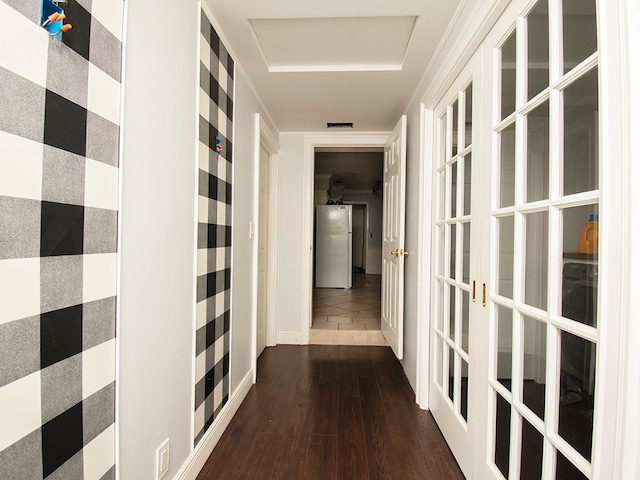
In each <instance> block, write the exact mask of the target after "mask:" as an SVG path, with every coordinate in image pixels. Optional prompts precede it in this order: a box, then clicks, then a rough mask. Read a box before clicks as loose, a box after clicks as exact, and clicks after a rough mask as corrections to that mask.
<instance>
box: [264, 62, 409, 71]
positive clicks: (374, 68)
mask: <svg viewBox="0 0 640 480" xmlns="http://www.w3.org/2000/svg"><path fill="white" fill-rule="evenodd" d="M268 69H269V72H271V73H297V72H304V73H306V72H399V71H401V70H402V65H401V64H388V65H274V66H271V65H270V66H269V67H268Z"/></svg>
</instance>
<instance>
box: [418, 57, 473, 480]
mask: <svg viewBox="0 0 640 480" xmlns="http://www.w3.org/2000/svg"><path fill="white" fill-rule="evenodd" d="M480 55H481V52H480V53H479V54H477V55H476V56H475V57H474V59H472V61H471V62H469V64H468V65H467V67H466V68H465V69H464V71H463V72H462V73H461V74H460V76H459V78H458V79H457V80H456V81H455V82H454V84H453V86H452V88H451V89H450V90H449V92H448V93H447V94H446V95H445V97H444V100H443V101H442V102H441V104H440V105H439V106H438V108H437V109H436V112H435V113H436V131H437V133H436V152H437V153H436V156H435V159H436V162H435V172H434V192H435V195H436V198H435V201H434V205H435V212H434V215H433V217H434V219H435V224H434V229H433V231H434V239H433V245H434V249H433V258H432V265H433V266H435V271H434V276H433V281H432V286H433V295H432V298H433V299H434V301H433V303H432V318H434V319H435V322H433V325H432V330H431V352H432V355H431V365H432V376H431V378H432V382H433V385H432V388H431V389H430V392H431V394H430V409H431V412H432V414H433V416H434V418H435V419H436V421H437V422H438V424H439V425H440V426H441V429H442V431H443V433H444V435H445V437H446V440H447V443H448V444H449V445H450V447H451V449H452V450H453V451H454V452H457V455H456V459H457V461H458V464H459V465H460V467H461V468H462V470H463V472H464V473H465V475H466V476H467V477H468V478H472V477H473V472H474V468H475V464H474V462H475V451H474V449H475V443H474V439H475V437H476V434H477V431H478V428H479V427H480V426H481V425H482V424H483V419H484V416H485V414H484V410H485V409H483V408H479V406H480V404H481V403H482V402H483V400H484V397H483V396H481V395H479V391H478V387H477V385H476V382H477V379H478V378H479V375H478V374H477V370H478V369H482V368H483V367H482V366H481V365H478V364H477V359H478V358H481V357H482V356H486V355H483V354H481V353H480V352H479V351H478V350H477V348H478V347H481V346H482V343H480V342H477V341H473V342H472V339H474V338H476V337H477V336H478V332H475V331H471V329H472V328H475V327H477V325H478V324H477V322H476V323H474V324H471V323H470V318H472V317H477V316H478V313H477V312H475V310H476V309H477V308H478V305H479V303H478V302H477V300H478V294H479V291H480V290H479V289H481V287H480V285H478V284H477V281H475V280H473V279H474V278H480V268H481V264H480V263H479V262H478V261H477V260H478V259H479V258H480V257H479V256H478V255H472V252H473V251H474V249H472V246H474V245H478V244H479V243H480V239H481V234H482V233H481V222H480V221H479V217H480V215H481V213H482V208H481V204H482V201H483V200H482V196H481V190H480V185H481V181H479V180H478V176H479V175H480V174H481V170H480V168H479V166H478V163H477V162H476V152H478V151H480V143H481V137H480V135H479V134H480V130H479V128H477V127H478V122H479V113H480V111H479V109H478V104H479V102H478V98H477V96H476V95H477V91H478V88H479V82H480V78H479V77H480V73H481V71H480V68H481V66H482V62H481V59H480ZM470 372H473V374H470ZM470 406H471V408H470Z"/></svg>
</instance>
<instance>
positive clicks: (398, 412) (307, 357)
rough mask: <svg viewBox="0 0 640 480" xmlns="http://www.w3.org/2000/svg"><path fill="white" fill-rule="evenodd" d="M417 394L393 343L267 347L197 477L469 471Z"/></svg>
mask: <svg viewBox="0 0 640 480" xmlns="http://www.w3.org/2000/svg"><path fill="white" fill-rule="evenodd" d="M413 396H414V395H413V391H412V390H411V387H410V385H409V383H408V381H407V379H406V377H405V375H404V373H403V371H402V367H401V366H400V364H399V362H398V361H397V360H396V359H395V357H394V356H393V353H392V352H391V350H390V349H388V348H384V347H345V346H309V347H304V346H277V347H273V348H267V349H266V350H265V351H264V353H263V354H262V355H261V357H260V359H259V362H258V382H257V384H256V385H254V386H253V387H252V389H251V390H250V392H249V394H248V395H247V397H246V399H245V401H244V403H243V404H242V406H241V407H240V409H239V410H238V412H237V414H236V416H235V417H234V418H233V420H232V421H231V424H230V425H229V427H228V429H227V430H226V431H225V433H224V434H223V436H222V438H221V439H220V442H219V443H218V445H217V446H216V448H215V450H214V452H213V454H212V455H211V457H210V458H209V460H208V461H207V463H206V464H205V466H204V468H203V470H202V471H201V472H200V474H199V476H198V477H197V478H198V479H199V480H212V479H214V478H215V479H229V480H230V479H247V478H250V479H252V480H257V479H300V478H305V479H323V480H325V479H327V480H328V479H344V480H358V479H362V480H365V479H373V478H387V479H400V478H401V479H425V478H434V479H445V478H446V479H458V478H459V479H462V478H464V477H463V476H462V473H461V472H460V470H459V468H458V466H457V464H456V462H455V460H454V458H453V456H452V454H451V452H450V450H449V448H448V447H447V444H446V443H445V441H444V438H443V437H442V435H441V433H440V431H439V429H438V427H437V426H436V424H435V422H434V420H433V417H432V416H431V414H430V413H429V412H427V411H422V410H420V409H419V408H418V406H417V405H416V404H415V403H414V399H413Z"/></svg>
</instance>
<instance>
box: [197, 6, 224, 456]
mask: <svg viewBox="0 0 640 480" xmlns="http://www.w3.org/2000/svg"><path fill="white" fill-rule="evenodd" d="M197 6H198V11H197V12H196V15H197V22H198V23H197V25H198V28H197V29H196V30H197V32H196V34H197V36H196V58H195V60H196V61H195V68H196V78H197V79H199V78H200V56H201V54H202V52H201V50H200V36H201V35H202V33H201V30H202V27H201V22H202V2H198V5H197ZM195 83H196V85H195V86H194V87H195V92H194V93H195V102H196V103H195V104H196V114H195V115H194V117H195V118H194V123H195V138H194V140H195V155H194V159H193V161H194V167H195V168H194V174H193V181H194V189H193V191H194V192H195V195H194V196H193V197H194V198H193V202H194V208H193V287H192V288H193V298H192V300H191V332H192V333H193V338H192V339H191V382H192V383H191V407H192V408H191V412H190V418H191V424H190V425H189V439H190V440H191V442H189V443H190V445H189V449H190V451H191V452H193V448H194V446H193V439H194V438H195V437H196V431H195V416H196V409H195V407H194V405H195V404H196V386H195V382H196V351H197V350H196V349H197V347H196V336H197V335H196V333H197V327H198V318H197V315H198V311H197V303H198V218H199V213H200V212H199V211H198V208H199V206H198V203H199V201H198V196H199V191H200V189H199V183H200V107H199V105H200V102H199V98H200V80H197V81H196V82H195ZM229 373H231V371H229Z"/></svg>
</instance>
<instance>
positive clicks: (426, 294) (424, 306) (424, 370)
mask: <svg viewBox="0 0 640 480" xmlns="http://www.w3.org/2000/svg"><path fill="white" fill-rule="evenodd" d="M434 127H435V121H434V111H433V110H427V109H426V108H425V106H424V104H422V103H421V104H420V157H419V158H420V159H421V160H422V161H421V162H420V185H419V199H418V251H417V252H416V253H417V263H418V280H417V283H418V285H417V292H418V295H417V297H418V306H417V308H418V309H417V312H418V322H417V324H418V325H417V326H418V338H417V344H418V350H417V351H418V358H417V362H416V363H417V364H416V403H417V404H418V405H419V406H420V408H422V409H424V410H428V409H429V386H430V382H431V375H430V371H429V358H430V348H429V346H430V345H431V344H430V332H431V316H430V315H429V312H430V306H431V262H430V261H429V259H430V258H431V208H429V206H430V205H431V199H432V198H433V187H432V185H433V167H432V165H433V148H432V141H433V138H434ZM427 190H428V194H427Z"/></svg>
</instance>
